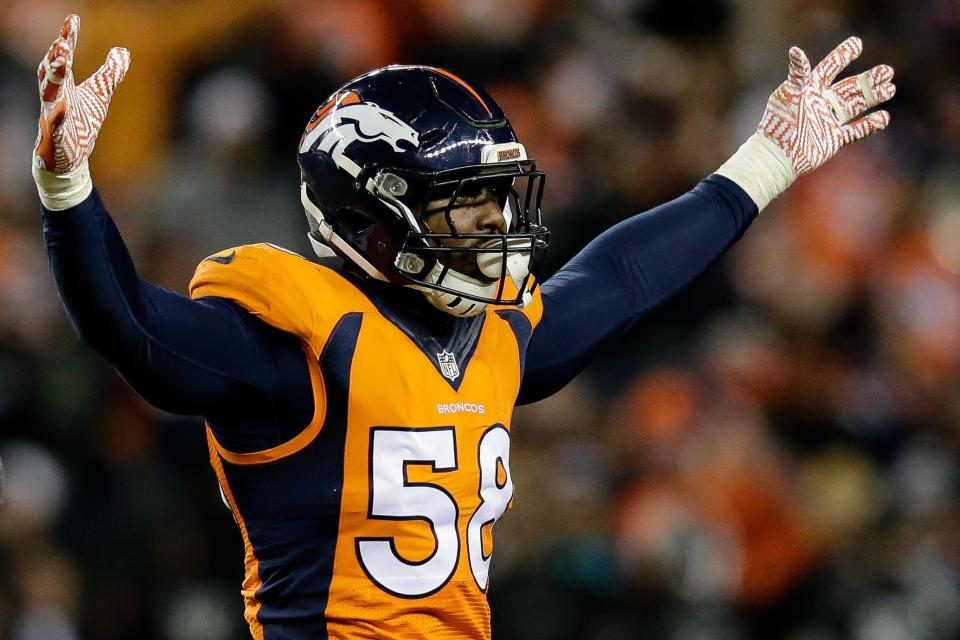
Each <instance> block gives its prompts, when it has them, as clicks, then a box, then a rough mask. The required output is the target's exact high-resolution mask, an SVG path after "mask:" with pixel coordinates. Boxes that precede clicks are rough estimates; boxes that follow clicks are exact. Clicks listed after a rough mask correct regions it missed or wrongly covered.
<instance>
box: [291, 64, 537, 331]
mask: <svg viewBox="0 0 960 640" xmlns="http://www.w3.org/2000/svg"><path fill="white" fill-rule="evenodd" d="M298 160H299V163H300V169H301V176H302V183H301V187H300V197H301V201H302V202H303V206H304V209H305V211H306V214H307V220H308V221H309V224H310V231H309V233H308V237H309V238H310V242H311V244H312V245H313V248H314V250H315V251H316V252H317V255H319V256H321V257H326V256H331V255H340V256H341V257H343V258H344V259H346V260H349V261H350V262H352V263H353V264H355V265H356V266H357V267H359V268H360V269H361V270H362V271H363V272H364V273H366V274H367V275H368V276H369V277H371V278H376V279H378V280H382V281H386V282H391V283H394V284H398V285H403V286H408V287H412V288H415V289H418V290H420V291H422V292H423V293H424V294H425V295H426V297H427V299H428V300H429V301H430V302H431V303H432V304H433V305H434V306H435V307H437V308H438V309H440V310H442V311H444V312H446V313H450V314H452V315H456V316H472V315H476V314H478V313H480V312H481V311H482V310H483V309H484V307H485V306H486V305H488V304H496V305H517V306H522V305H524V304H526V303H527V302H528V301H529V300H530V296H531V294H532V291H533V287H534V286H535V283H534V282H535V281H534V279H533V278H531V275H530V274H531V272H535V271H536V268H537V267H538V266H539V264H541V262H542V259H543V256H544V255H545V252H546V249H547V244H548V242H549V232H548V231H547V229H546V228H545V227H543V226H542V224H541V220H540V201H541V198H542V196H543V184H544V175H543V173H542V172H540V171H537V170H536V165H535V163H534V161H533V160H532V159H529V158H528V157H527V153H526V150H525V149H524V147H523V145H522V144H520V142H519V141H518V140H517V137H516V135H515V134H514V132H513V128H512V127H511V126H510V123H509V122H508V121H507V118H506V116H504V114H503V111H502V110H501V109H500V107H499V106H498V105H497V103H496V102H494V100H493V99H492V98H491V97H490V96H489V95H487V94H486V93H485V92H484V91H483V90H482V89H480V88H479V87H476V86H474V85H472V84H469V83H468V82H466V81H464V80H462V79H461V78H459V77H457V76H455V75H454V74H452V73H450V72H448V71H445V70H443V69H438V68H434V67H425V66H401V65H392V66H389V67H384V68H382V69H377V70H375V71H371V72H369V73H366V74H364V75H362V76H360V77H358V78H355V79H354V80H351V81H350V82H348V83H347V84H345V85H344V86H343V87H341V88H340V89H338V90H337V91H336V92H335V93H334V94H333V95H332V96H330V98H328V99H327V101H326V102H324V103H323V105H321V107H320V108H319V109H317V111H316V113H314V114H313V117H311V118H310V121H309V122H308V123H307V127H306V130H305V131H304V133H303V136H302V138H301V140H300V147H299V153H298ZM481 193H483V194H487V196H488V197H490V194H493V196H495V197H496V198H497V202H498V204H499V206H500V207H501V208H502V211H503V215H504V219H505V221H506V223H507V229H506V231H505V232H489V233H460V232H458V231H457V229H456V227H455V226H454V223H453V220H452V219H451V215H450V212H451V210H453V209H454V208H455V207H456V206H458V202H462V198H469V197H476V196H477V195H478V194H481ZM438 202H440V203H446V204H445V206H441V207H440V209H439V210H441V211H443V213H444V218H445V219H446V222H447V225H448V226H449V230H437V229H430V228H429V227H428V226H427V225H426V223H425V218H426V214H427V210H428V207H427V204H428V203H431V206H430V211H431V213H434V212H436V211H437V210H438V209H437V203H438ZM451 240H456V241H457V242H454V243H450V244H447V243H448V241H451ZM458 253H459V254H460V255H461V256H462V255H464V254H469V255H470V256H471V260H474V259H475V260H476V262H477V265H478V267H479V272H480V273H482V274H483V275H484V276H486V277H485V278H479V277H477V276H476V274H475V275H473V276H471V275H468V274H465V273H462V272H461V271H457V270H455V269H452V268H451V267H450V264H451V261H452V260H453V261H454V262H458V263H459V264H463V258H460V259H459V261H457V260H454V256H455V255H456V254H458ZM471 264H472V263H471ZM508 281H509V282H510V283H511V285H512V286H508Z"/></svg>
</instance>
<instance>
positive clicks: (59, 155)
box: [34, 15, 130, 174]
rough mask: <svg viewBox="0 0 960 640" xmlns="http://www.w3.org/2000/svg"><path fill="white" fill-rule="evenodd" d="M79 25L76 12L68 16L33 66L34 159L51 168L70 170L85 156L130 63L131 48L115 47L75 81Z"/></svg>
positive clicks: (47, 168) (60, 171) (37, 164)
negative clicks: (36, 104) (37, 104)
mask: <svg viewBox="0 0 960 640" xmlns="http://www.w3.org/2000/svg"><path fill="white" fill-rule="evenodd" d="M79 29H80V17H79V16H77V15H70V16H67V19H66V20H65V21H64V23H63V29H62V30H61V31H60V37H59V38H57V39H56V40H55V41H54V42H53V44H52V45H51V46H50V49H49V50H48V51H47V55H46V56H44V58H43V60H42V61H41V62H40V68H39V69H38V71H37V81H38V83H39V89H40V101H41V108H40V131H39V134H38V135H37V144H36V147H35V148H34V163H35V164H36V166H37V167H38V168H42V169H46V170H47V171H51V172H53V173H55V174H64V173H69V172H71V171H73V170H75V169H77V168H78V167H80V166H81V165H82V164H83V162H84V161H85V160H86V159H87V158H88V157H90V154H91V153H92V152H93V146H94V144H95V143H96V141H97V134H99V133H100V127H102V126H103V121H104V118H106V117H107V109H108V108H109V106H110V99H111V98H112V97H113V92H114V90H116V88H117V85H119V84H120V82H121V81H122V80H123V78H124V76H126V74H127V69H129V68H130V52H129V51H127V50H126V49H124V48H121V47H115V48H113V49H111V50H110V53H108V54H107V60H106V62H104V63H103V66H101V67H100V68H99V69H98V70H97V72H96V73H94V74H93V75H92V76H90V77H89V78H87V79H86V80H84V81H83V82H82V83H81V84H80V85H79V86H76V85H74V82H73V68H72V67H73V53H74V51H75V50H76V47H77V32H78V31H79Z"/></svg>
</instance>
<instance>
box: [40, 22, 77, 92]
mask: <svg viewBox="0 0 960 640" xmlns="http://www.w3.org/2000/svg"><path fill="white" fill-rule="evenodd" d="M69 61H70V52H69V48H68V45H67V41H66V40H65V39H64V38H62V37H60V38H57V39H56V40H54V41H53V44H51V45H50V48H49V49H48V50H47V53H46V55H44V56H43V59H42V60H41V61H40V66H39V67H38V68H37V86H38V88H39V90H40V100H42V101H43V102H54V101H55V100H56V99H57V97H58V96H59V94H60V86H61V85H62V84H63V80H64V78H66V76H67V73H68V72H69V70H70V62H69Z"/></svg>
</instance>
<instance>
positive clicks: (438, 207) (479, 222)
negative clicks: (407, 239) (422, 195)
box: [424, 189, 507, 282]
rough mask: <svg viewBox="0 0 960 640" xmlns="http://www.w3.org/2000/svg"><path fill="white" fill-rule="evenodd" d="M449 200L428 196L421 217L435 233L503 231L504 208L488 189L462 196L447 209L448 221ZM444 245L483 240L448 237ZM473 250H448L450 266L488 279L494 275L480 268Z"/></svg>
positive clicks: (473, 244) (465, 244)
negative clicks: (461, 251)
mask: <svg viewBox="0 0 960 640" xmlns="http://www.w3.org/2000/svg"><path fill="white" fill-rule="evenodd" d="M449 203H450V201H449V199H447V198H443V199H440V200H431V201H430V202H429V203H428V204H427V211H426V217H425V218H424V221H425V222H426V224H427V226H428V227H429V228H430V230H431V231H433V232H434V233H450V232H451V231H453V232H456V233H490V234H498V233H506V232H507V221H506V219H505V218H504V216H503V208H502V207H501V206H500V203H499V202H498V200H497V197H496V196H495V195H494V193H493V192H492V191H491V190H490V189H483V190H482V191H481V192H480V193H478V194H476V195H473V196H461V197H459V198H457V200H456V202H454V205H453V208H451V209H450V221H449V222H450V223H452V224H453V228H452V229H451V228H450V224H449V223H448V222H447V218H446V216H445V215H444V212H445V210H446V208H447V205H449ZM440 242H441V244H442V245H443V246H445V247H453V248H461V247H478V246H480V245H481V244H483V240H481V239H479V238H460V239H457V238H448V239H444V240H441V241H440ZM477 256H478V254H476V253H459V252H454V253H452V254H451V258H450V261H449V264H450V268H451V269H454V270H455V271H459V272H460V273H462V274H464V275H467V276H470V277H471V278H476V279H478V280H481V281H483V282H491V281H493V280H494V278H489V277H487V276H485V275H483V273H481V272H480V267H479V265H478V264H477Z"/></svg>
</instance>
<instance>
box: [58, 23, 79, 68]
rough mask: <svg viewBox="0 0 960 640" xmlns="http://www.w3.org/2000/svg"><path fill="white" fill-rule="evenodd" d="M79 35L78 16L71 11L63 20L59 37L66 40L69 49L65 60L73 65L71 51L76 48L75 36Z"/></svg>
mask: <svg viewBox="0 0 960 640" xmlns="http://www.w3.org/2000/svg"><path fill="white" fill-rule="evenodd" d="M79 35H80V16H78V15H77V14H75V13H71V14H70V15H68V16H67V19H66V20H64V21H63V29H62V30H61V31H60V37H61V38H63V39H64V40H66V42H67V48H68V49H69V51H70V54H69V57H68V58H67V62H68V63H69V65H70V66H71V67H72V66H73V52H74V51H76V50H77V37H78V36H79Z"/></svg>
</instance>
